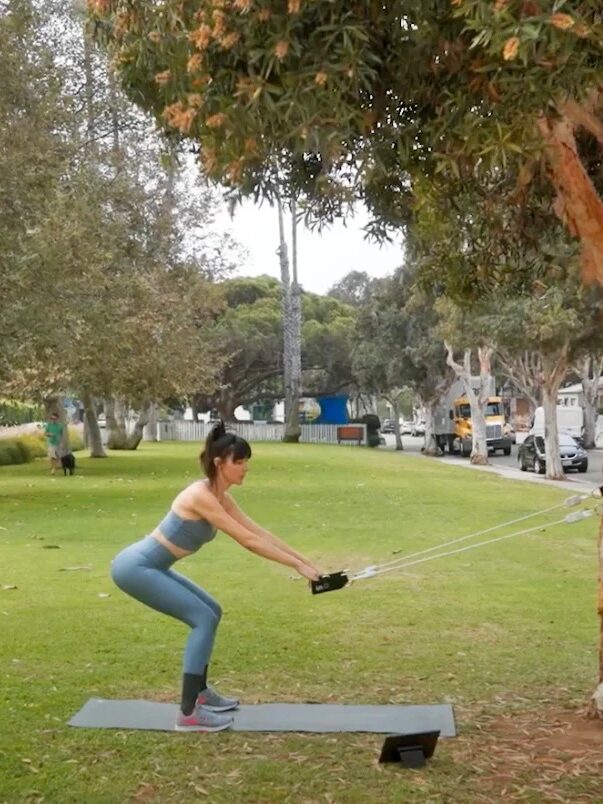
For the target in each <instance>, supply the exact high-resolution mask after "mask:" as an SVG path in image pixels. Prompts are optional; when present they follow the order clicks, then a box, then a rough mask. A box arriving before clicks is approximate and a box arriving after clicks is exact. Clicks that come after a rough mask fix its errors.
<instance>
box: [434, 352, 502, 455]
mask: <svg viewBox="0 0 603 804" xmlns="http://www.w3.org/2000/svg"><path fill="white" fill-rule="evenodd" d="M444 345H445V347H446V351H447V357H446V363H447V365H449V366H450V368H451V369H453V371H454V372H455V374H456V376H457V377H458V378H459V379H460V381H461V382H462V383H463V388H464V390H465V395H466V396H467V398H468V400H469V404H470V405H471V433H472V435H473V445H472V447H471V459H470V460H471V463H474V464H479V465H480V466H485V465H486V464H488V463H489V461H488V443H487V440H486V439H487V430H486V415H485V409H486V404H487V402H488V396H489V391H490V380H491V360H492V354H493V352H494V350H493V349H492V347H490V346H480V347H478V350H477V353H478V358H479V364H480V372H479V376H480V385H479V391H478V393H477V394H476V393H475V391H474V390H473V388H472V387H471V349H465V354H464V358H463V365H461V364H460V363H457V362H456V361H455V360H454V354H453V350H452V348H451V346H450V345H449V344H448V343H445V344H444Z"/></svg>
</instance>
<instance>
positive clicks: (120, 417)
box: [104, 398, 128, 449]
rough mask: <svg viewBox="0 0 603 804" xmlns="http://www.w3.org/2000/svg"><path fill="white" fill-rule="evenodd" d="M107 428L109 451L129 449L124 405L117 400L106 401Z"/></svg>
mask: <svg viewBox="0 0 603 804" xmlns="http://www.w3.org/2000/svg"><path fill="white" fill-rule="evenodd" d="M104 409H105V427H106V428H107V446H108V447H109V449H127V447H126V444H127V441H128V433H127V432H126V423H125V418H124V408H123V404H122V403H121V402H119V400H117V399H113V398H109V399H105V404H104Z"/></svg>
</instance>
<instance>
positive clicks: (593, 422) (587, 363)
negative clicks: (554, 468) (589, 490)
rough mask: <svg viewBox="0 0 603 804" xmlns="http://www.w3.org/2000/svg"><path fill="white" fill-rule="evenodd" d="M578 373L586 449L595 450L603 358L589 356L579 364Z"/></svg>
mask: <svg viewBox="0 0 603 804" xmlns="http://www.w3.org/2000/svg"><path fill="white" fill-rule="evenodd" d="M577 373H578V374H579V375H580V381H581V382H582V410H583V412H584V447H585V448H586V449H594V448H595V436H596V429H597V414H598V411H597V399H598V398H599V381H600V379H601V376H602V375H603V358H595V357H593V356H592V355H588V356H587V357H585V358H584V359H583V360H582V361H581V363H580V364H579V366H578V369H577Z"/></svg>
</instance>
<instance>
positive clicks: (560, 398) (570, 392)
mask: <svg viewBox="0 0 603 804" xmlns="http://www.w3.org/2000/svg"><path fill="white" fill-rule="evenodd" d="M557 403H558V404H559V405H564V406H565V407H570V408H574V407H580V406H581V405H582V383H581V382H577V383H575V385H568V386H567V388H561V389H560V390H559V393H558V395H557ZM596 407H597V409H598V410H601V409H603V377H601V379H600V380H599V396H598V402H597V405H596Z"/></svg>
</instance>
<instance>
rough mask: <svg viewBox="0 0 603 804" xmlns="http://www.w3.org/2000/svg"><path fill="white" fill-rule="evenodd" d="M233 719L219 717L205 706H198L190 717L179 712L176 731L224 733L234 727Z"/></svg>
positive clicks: (226, 716) (225, 716)
mask: <svg viewBox="0 0 603 804" xmlns="http://www.w3.org/2000/svg"><path fill="white" fill-rule="evenodd" d="M232 721H233V718H232V717H229V716H228V715H219V714H218V713H217V712H212V711H210V710H209V709H206V708H205V707H204V706H196V707H195V709H194V710H193V711H192V712H191V714H190V715H185V714H183V713H182V711H180V710H179V711H178V716H177V718H176V727H175V728H176V731H224V729H229V728H230V727H231V726H232Z"/></svg>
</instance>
